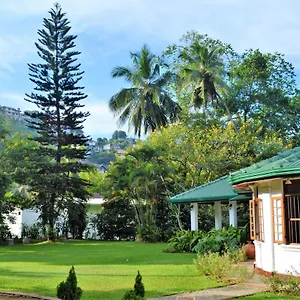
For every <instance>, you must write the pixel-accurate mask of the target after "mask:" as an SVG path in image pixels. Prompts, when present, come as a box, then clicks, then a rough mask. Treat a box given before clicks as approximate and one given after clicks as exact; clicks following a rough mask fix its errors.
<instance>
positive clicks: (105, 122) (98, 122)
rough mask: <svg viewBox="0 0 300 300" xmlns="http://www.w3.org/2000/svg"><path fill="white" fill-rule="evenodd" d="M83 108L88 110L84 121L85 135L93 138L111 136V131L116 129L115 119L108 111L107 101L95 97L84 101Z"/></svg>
mask: <svg viewBox="0 0 300 300" xmlns="http://www.w3.org/2000/svg"><path fill="white" fill-rule="evenodd" d="M83 110H84V111H89V112H90V116H89V117H88V118H87V120H86V121H85V123H84V132H85V133H86V134H87V135H90V136H91V137H93V138H95V137H111V135H112V132H114V131H115V130H117V129H118V126H117V119H116V118H115V117H114V116H113V114H112V113H111V112H110V110H109V108H108V104H107V103H104V102H101V101H100V100H97V99H93V100H92V101H86V103H85V107H84V108H83ZM125 131H126V130H125Z"/></svg>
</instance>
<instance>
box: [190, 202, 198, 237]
mask: <svg viewBox="0 0 300 300" xmlns="http://www.w3.org/2000/svg"><path fill="white" fill-rule="evenodd" d="M191 230H192V231H197V230H198V203H192V204H191Z"/></svg>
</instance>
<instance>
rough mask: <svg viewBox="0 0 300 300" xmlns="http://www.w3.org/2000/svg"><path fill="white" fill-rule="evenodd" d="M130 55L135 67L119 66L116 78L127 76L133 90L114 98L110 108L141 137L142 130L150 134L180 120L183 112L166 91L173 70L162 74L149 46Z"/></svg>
mask: <svg viewBox="0 0 300 300" xmlns="http://www.w3.org/2000/svg"><path fill="white" fill-rule="evenodd" d="M130 56H131V59H132V61H133V66H132V67H120V66H118V67H115V68H114V69H113V70H112V77H114V78H115V77H123V78H124V79H125V80H126V81H127V82H129V83H130V84H131V87H129V88H123V89H122V90H121V91H120V92H118V93H116V94H115V95H113V96H112V97H111V99H110V101H109V107H110V109H111V111H112V112H114V114H115V115H119V125H124V124H125V123H126V122H127V121H128V123H129V126H130V127H133V128H134V132H135V134H137V135H138V136H139V137H140V136H141V131H142V128H143V129H144V133H145V134H146V133H147V132H150V131H154V130H155V129H157V128H160V127H162V126H165V125H167V124H168V123H170V122H173V121H175V120H177V119H178V117H179V112H180V110H181V109H180V107H179V105H178V104H177V103H176V102H175V101H173V100H172V99H171V97H170V96H169V95H168V93H167V91H166V90H165V87H166V86H167V84H168V83H169V82H170V81H171V80H172V78H173V74H172V73H171V72H169V71H167V72H165V73H163V74H161V65H160V64H159V62H158V58H157V57H156V56H155V55H154V54H152V53H151V52H150V49H149V48H148V47H147V45H144V46H143V47H142V49H141V51H140V52H137V53H130Z"/></svg>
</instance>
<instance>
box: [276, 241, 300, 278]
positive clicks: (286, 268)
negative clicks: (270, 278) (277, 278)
mask: <svg viewBox="0 0 300 300" xmlns="http://www.w3.org/2000/svg"><path fill="white" fill-rule="evenodd" d="M274 253H275V271H276V272H278V273H281V274H289V273H292V274H293V275H296V276H300V244H297V245H293V244H292V245H277V244H275V245H274Z"/></svg>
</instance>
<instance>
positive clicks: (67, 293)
mask: <svg viewBox="0 0 300 300" xmlns="http://www.w3.org/2000/svg"><path fill="white" fill-rule="evenodd" d="M56 289H57V297H58V298H60V299H63V300H79V299H80V298H81V296H82V289H81V288H80V287H78V286H77V278H76V273H75V269H74V266H72V268H71V269H70V271H69V276H68V278H67V280H66V282H64V281H62V282H61V283H60V284H59V285H58V286H57V288H56Z"/></svg>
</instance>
